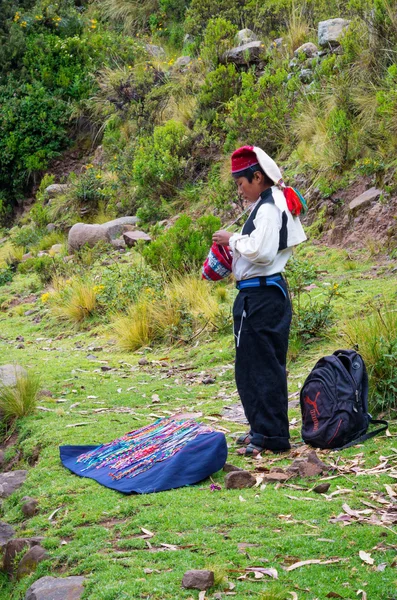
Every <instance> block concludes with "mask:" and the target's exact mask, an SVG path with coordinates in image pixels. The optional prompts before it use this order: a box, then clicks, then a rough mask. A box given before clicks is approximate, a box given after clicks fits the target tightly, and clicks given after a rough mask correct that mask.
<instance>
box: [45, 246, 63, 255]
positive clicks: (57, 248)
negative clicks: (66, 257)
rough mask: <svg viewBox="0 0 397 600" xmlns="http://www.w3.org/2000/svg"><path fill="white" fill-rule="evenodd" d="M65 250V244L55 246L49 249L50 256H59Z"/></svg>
mask: <svg viewBox="0 0 397 600" xmlns="http://www.w3.org/2000/svg"><path fill="white" fill-rule="evenodd" d="M62 250H63V244H53V246H51V248H50V249H49V252H48V253H49V255H50V256H54V254H59V253H60V252H62Z"/></svg>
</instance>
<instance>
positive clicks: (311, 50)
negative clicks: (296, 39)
mask: <svg viewBox="0 0 397 600" xmlns="http://www.w3.org/2000/svg"><path fill="white" fill-rule="evenodd" d="M317 53H318V48H317V46H316V44H313V43H312V42H306V44H302V46H299V48H297V49H296V50H295V52H294V56H299V55H300V54H304V55H305V56H306V57H307V58H313V56H316V54H317Z"/></svg>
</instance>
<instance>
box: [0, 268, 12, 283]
mask: <svg viewBox="0 0 397 600" xmlns="http://www.w3.org/2000/svg"><path fill="white" fill-rule="evenodd" d="M12 278H13V272H12V270H11V269H10V267H5V268H0V286H2V285H6V283H10V282H11V281H12Z"/></svg>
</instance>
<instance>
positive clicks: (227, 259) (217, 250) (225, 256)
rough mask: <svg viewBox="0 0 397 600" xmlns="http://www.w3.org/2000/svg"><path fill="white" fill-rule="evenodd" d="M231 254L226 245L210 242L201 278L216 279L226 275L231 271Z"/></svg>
mask: <svg viewBox="0 0 397 600" xmlns="http://www.w3.org/2000/svg"><path fill="white" fill-rule="evenodd" d="M232 260H233V259H232V255H231V253H230V250H229V248H228V247H227V246H220V245H219V244H212V246H211V249H210V251H209V254H208V256H207V258H206V260H205V262H204V264H203V269H202V278H203V279H208V280H210V281H218V280H219V279H224V278H225V277H228V276H229V275H230V273H231V272H232Z"/></svg>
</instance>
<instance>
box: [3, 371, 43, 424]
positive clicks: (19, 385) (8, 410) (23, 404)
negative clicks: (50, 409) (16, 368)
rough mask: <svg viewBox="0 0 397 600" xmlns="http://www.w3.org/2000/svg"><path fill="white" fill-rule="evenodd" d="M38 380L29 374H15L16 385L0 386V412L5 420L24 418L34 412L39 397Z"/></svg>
mask: <svg viewBox="0 0 397 600" xmlns="http://www.w3.org/2000/svg"><path fill="white" fill-rule="evenodd" d="M39 390H40V380H39V379H38V378H37V377H36V376H35V375H33V374H32V373H30V372H27V373H26V374H20V373H17V372H16V384H15V385H13V386H5V385H2V384H1V385H0V411H1V412H2V413H3V414H4V417H5V419H6V420H11V419H14V418H19V417H24V416H26V415H30V414H31V413H32V412H34V410H35V408H36V405H37V400H38V397H39Z"/></svg>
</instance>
